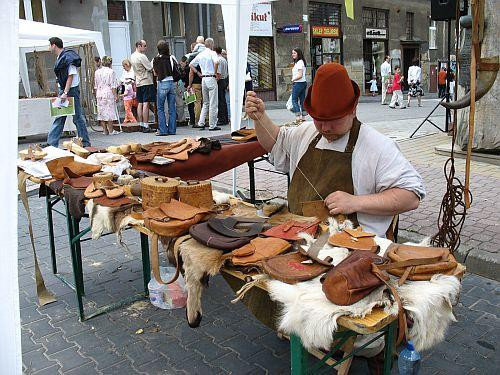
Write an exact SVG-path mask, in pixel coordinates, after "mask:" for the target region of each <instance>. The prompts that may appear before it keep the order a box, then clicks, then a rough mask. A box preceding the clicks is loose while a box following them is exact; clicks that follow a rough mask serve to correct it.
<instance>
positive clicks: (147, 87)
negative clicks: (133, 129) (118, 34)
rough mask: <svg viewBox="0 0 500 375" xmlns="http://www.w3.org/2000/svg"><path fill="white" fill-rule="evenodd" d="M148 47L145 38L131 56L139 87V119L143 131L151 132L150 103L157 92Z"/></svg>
mask: <svg viewBox="0 0 500 375" xmlns="http://www.w3.org/2000/svg"><path fill="white" fill-rule="evenodd" d="M147 47H148V46H147V43H146V41H145V40H139V41H138V42H136V43H135V52H134V53H132V56H130V62H131V63H132V68H133V69H134V72H135V85H136V87H137V119H138V120H139V126H140V127H141V128H142V132H143V133H149V132H150V129H149V104H150V103H154V102H156V92H155V87H154V85H153V64H151V62H150V61H149V60H148V58H147V56H146V55H145V52H146V49H147Z"/></svg>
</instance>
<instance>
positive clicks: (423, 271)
mask: <svg viewBox="0 0 500 375" xmlns="http://www.w3.org/2000/svg"><path fill="white" fill-rule="evenodd" d="M386 256H387V258H388V259H389V260H390V263H389V264H386V265H383V266H381V267H379V268H380V269H381V270H385V271H387V272H388V273H390V274H391V275H394V276H398V277H400V279H399V285H402V284H403V283H404V282H405V281H406V280H407V279H409V280H415V281H422V280H430V279H431V277H432V276H433V275H436V274H443V275H453V274H454V273H455V271H456V270H457V266H458V262H457V261H456V259H455V257H454V256H453V255H452V254H451V252H450V250H449V249H448V248H445V247H425V246H412V245H402V244H391V245H390V246H389V248H388V249H387V252H386Z"/></svg>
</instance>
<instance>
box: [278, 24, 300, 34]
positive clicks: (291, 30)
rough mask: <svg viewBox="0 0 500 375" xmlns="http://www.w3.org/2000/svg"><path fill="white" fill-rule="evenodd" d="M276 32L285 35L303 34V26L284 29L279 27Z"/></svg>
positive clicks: (290, 26)
mask: <svg viewBox="0 0 500 375" xmlns="http://www.w3.org/2000/svg"><path fill="white" fill-rule="evenodd" d="M276 31H277V32H278V33H285V34H293V33H301V32H302V25H285V26H282V27H278V28H277V29H276Z"/></svg>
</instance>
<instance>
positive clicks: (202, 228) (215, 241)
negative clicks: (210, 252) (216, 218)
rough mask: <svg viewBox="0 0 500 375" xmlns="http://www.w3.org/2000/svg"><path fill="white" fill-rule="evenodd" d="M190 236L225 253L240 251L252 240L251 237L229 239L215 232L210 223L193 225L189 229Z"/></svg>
mask: <svg viewBox="0 0 500 375" xmlns="http://www.w3.org/2000/svg"><path fill="white" fill-rule="evenodd" d="M189 234H190V235H191V237H193V238H194V239H195V240H196V241H198V242H200V243H202V244H203V245H205V246H208V247H211V248H213V249H218V250H222V251H224V252H225V253H226V252H230V251H232V250H235V249H238V248H240V247H242V246H244V245H246V244H248V243H249V242H250V240H251V238H250V237H228V236H224V235H222V234H220V233H219V232H216V231H215V230H213V229H212V228H211V227H210V226H209V225H208V223H200V224H196V225H193V226H192V227H191V228H190V229H189Z"/></svg>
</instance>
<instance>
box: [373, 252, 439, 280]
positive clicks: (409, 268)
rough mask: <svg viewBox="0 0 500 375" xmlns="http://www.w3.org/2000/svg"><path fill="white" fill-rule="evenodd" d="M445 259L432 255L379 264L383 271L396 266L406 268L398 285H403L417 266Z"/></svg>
mask: <svg viewBox="0 0 500 375" xmlns="http://www.w3.org/2000/svg"><path fill="white" fill-rule="evenodd" d="M442 261H443V259H442V258H441V257H440V256H435V257H430V258H420V259H408V260H403V261H400V262H393V263H388V264H383V265H380V266H378V268H379V269H380V270H381V271H387V270H392V269H395V268H406V269H405V272H404V273H403V275H402V276H401V277H400V279H399V281H398V286H401V285H403V283H404V282H405V281H406V279H407V278H408V276H410V274H411V273H412V272H413V271H414V270H415V266H423V265H427V264H436V263H440V262H442Z"/></svg>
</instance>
